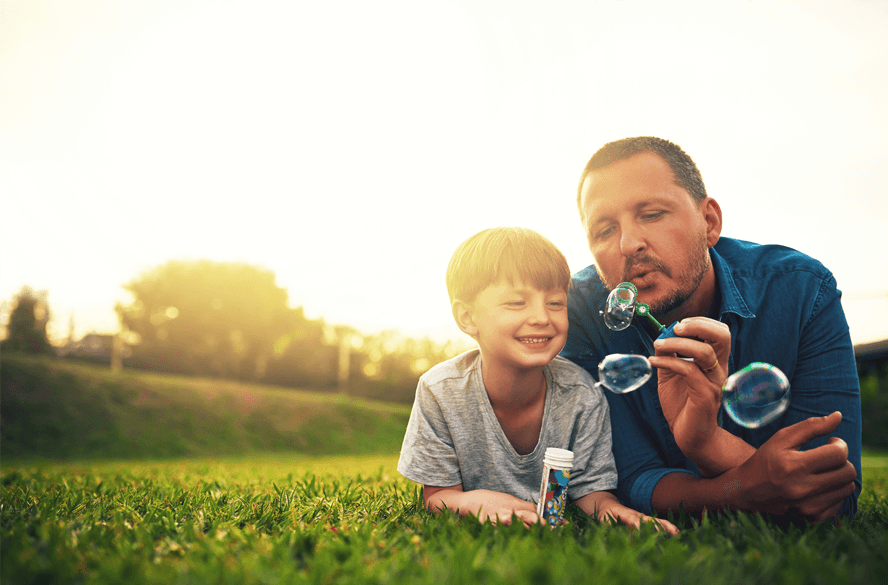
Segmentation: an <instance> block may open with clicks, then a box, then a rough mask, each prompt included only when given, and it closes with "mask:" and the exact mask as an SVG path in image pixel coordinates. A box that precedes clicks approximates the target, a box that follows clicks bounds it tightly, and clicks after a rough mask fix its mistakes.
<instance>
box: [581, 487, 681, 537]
mask: <svg viewBox="0 0 888 585" xmlns="http://www.w3.org/2000/svg"><path fill="white" fill-rule="evenodd" d="M576 504H577V505H578V506H579V507H580V508H582V509H583V511H584V512H586V513H587V514H589V515H590V516H592V517H593V518H595V519H597V520H598V521H599V522H622V523H623V524H626V525H627V526H631V527H633V528H639V527H640V526H641V524H642V523H648V522H652V523H654V525H655V527H656V528H657V530H665V531H666V532H668V533H669V534H678V528H676V527H675V525H674V524H673V523H672V522H669V521H668V520H661V519H659V518H653V517H651V516H648V515H647V514H642V513H641V512H639V511H638V510H633V509H632V508H627V507H626V506H624V505H623V504H621V503H620V500H618V499H617V498H616V496H614V495H613V494H612V493H610V492H593V493H591V494H587V495H585V496H583V497H582V498H580V499H579V500H577V501H576Z"/></svg>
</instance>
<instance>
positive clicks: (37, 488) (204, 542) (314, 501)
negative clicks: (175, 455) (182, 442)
mask: <svg viewBox="0 0 888 585" xmlns="http://www.w3.org/2000/svg"><path fill="white" fill-rule="evenodd" d="M885 459H886V457H885V456H884V454H876V453H868V454H867V457H866V459H865V460H864V461H865V463H864V482H865V485H864V493H863V495H862V496H861V500H860V512H859V513H858V516H857V517H856V518H855V519H854V521H853V522H850V523H848V522H845V523H842V525H840V526H836V525H834V524H830V525H825V526H817V527H813V528H809V529H806V530H802V529H797V528H779V527H777V526H775V525H773V524H770V523H768V522H767V521H765V520H764V519H763V518H761V517H758V516H755V515H745V514H731V515H715V514H710V515H709V516H708V517H707V518H705V519H704V520H703V521H702V522H698V521H695V520H691V519H688V518H681V519H678V522H679V524H680V526H681V528H682V532H681V534H680V535H678V536H676V537H669V536H667V535H664V534H660V533H657V532H655V531H653V530H651V529H648V528H643V529H641V530H639V531H634V532H633V531H630V530H628V529H627V528H626V527H623V526H607V525H601V524H598V523H597V522H593V521H591V520H589V519H588V518H586V517H584V516H582V515H581V513H577V511H576V510H570V511H569V515H568V517H569V519H570V524H569V525H567V526H563V527H560V528H557V529H555V530H549V529H545V528H539V529H536V528H534V529H531V530H526V529H524V528H523V527H520V526H512V527H507V526H499V527H497V526H492V525H490V524H485V525H482V524H479V523H478V522H477V521H475V520H474V519H471V518H469V519H463V520H458V519H456V518H455V517H453V516H443V517H433V516H431V515H429V514H427V513H426V512H425V511H424V510H422V506H421V497H420V492H419V489H418V488H417V487H416V486H415V485H414V484H412V483H411V482H408V481H406V480H404V479H403V478H401V477H400V476H399V475H398V474H397V472H396V471H395V463H396V457H394V456H361V457H324V458H306V457H298V456H286V455H282V454H276V455H271V456H268V457H262V458H255V457H254V458H243V459H238V458H231V459H225V460H205V459H204V460H197V459H194V460H182V461H174V462H169V461H165V462H150V461H149V462H140V463H133V462H119V463H115V462H105V463H97V462H86V463H69V464H51V465H37V466H28V465H24V466H21V467H17V466H7V465H5V464H4V467H3V470H2V474H0V478H2V480H0V484H2V492H0V496H2V498H0V512H2V522H0V529H2V531H0V537H2V566H0V577H2V582H3V583H4V584H10V585H12V584H25V583H35V584H36V583H41V584H42V583H127V584H128V585H136V584H139V583H411V584H412V583H436V584H437V583H464V582H465V583H469V582H471V583H485V584H487V583H508V584H509V585H519V584H524V583H527V584H531V583H533V584H539V583H573V582H602V583H613V582H617V583H639V582H641V583H654V582H656V583H660V582H662V583H701V584H702V583H706V584H707V585H710V584H719V583H825V584H827V583H828V584H830V585H832V584H835V583H876V582H880V580H881V578H884V575H885V573H886V571H888V468H886V466H885V465H884V461H885Z"/></svg>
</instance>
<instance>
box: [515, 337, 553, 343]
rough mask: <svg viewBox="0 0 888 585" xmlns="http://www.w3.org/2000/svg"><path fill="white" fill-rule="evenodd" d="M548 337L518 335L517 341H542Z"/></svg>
mask: <svg viewBox="0 0 888 585" xmlns="http://www.w3.org/2000/svg"><path fill="white" fill-rule="evenodd" d="M548 339H549V338H548V337H519V338H518V341H520V342H521V343H543V342H544V341H547V340H548Z"/></svg>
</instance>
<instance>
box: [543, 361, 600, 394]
mask: <svg viewBox="0 0 888 585" xmlns="http://www.w3.org/2000/svg"><path fill="white" fill-rule="evenodd" d="M546 368H548V370H549V373H550V374H551V375H552V378H553V379H554V380H555V381H556V383H557V384H558V385H559V386H563V387H565V388H570V387H574V386H583V387H585V388H590V389H595V387H596V386H597V383H596V382H595V380H594V379H593V378H592V376H591V375H589V372H587V371H586V370H585V369H583V368H582V367H581V366H578V365H577V364H575V363H573V362H572V361H570V360H569V359H567V358H565V357H561V356H560V355H556V356H555V357H554V358H552V361H551V362H549V365H547V366H546Z"/></svg>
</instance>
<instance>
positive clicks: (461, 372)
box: [420, 348, 481, 386]
mask: <svg viewBox="0 0 888 585" xmlns="http://www.w3.org/2000/svg"><path fill="white" fill-rule="evenodd" d="M480 357H481V350H480V349H478V348H475V349H470V350H469V351H467V352H464V353H461V354H459V355H458V356H456V357H452V358H450V359H449V360H446V361H443V362H441V363H440V364H437V365H435V366H433V367H432V368H431V369H429V370H428V371H427V372H426V373H425V374H423V375H422V376H421V378H420V379H421V380H422V381H423V382H424V383H425V384H426V385H427V386H434V385H436V384H439V383H441V382H443V381H444V380H452V379H454V378H466V377H467V376H469V375H470V374H471V373H472V370H474V369H475V367H476V366H477V363H478V358H480Z"/></svg>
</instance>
